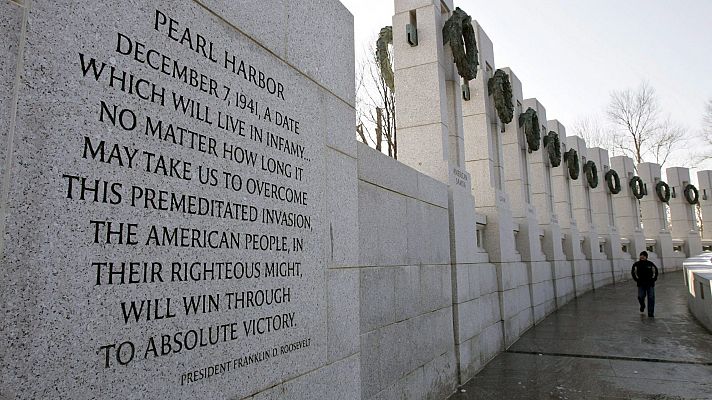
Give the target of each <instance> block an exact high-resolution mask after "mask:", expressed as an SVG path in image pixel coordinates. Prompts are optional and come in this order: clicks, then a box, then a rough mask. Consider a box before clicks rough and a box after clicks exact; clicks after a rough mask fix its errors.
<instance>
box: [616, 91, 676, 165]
mask: <svg viewBox="0 0 712 400" xmlns="http://www.w3.org/2000/svg"><path fill="white" fill-rule="evenodd" d="M607 111H608V118H609V119H610V121H611V123H612V124H613V125H614V127H615V128H616V129H615V130H614V131H613V147H614V148H615V149H616V150H618V151H620V153H622V154H625V155H628V156H630V157H632V158H633V159H634V160H635V161H636V163H641V162H644V161H646V160H650V161H655V162H656V163H658V164H660V165H664V164H665V162H667V160H668V158H669V157H670V154H671V153H672V152H673V151H674V150H675V149H676V148H677V147H679V146H680V145H681V144H682V142H683V139H684V136H685V129H684V128H683V127H681V126H680V125H678V124H677V123H674V122H672V121H671V120H670V119H663V117H662V112H661V110H660V106H659V104H658V101H657V97H656V94H655V89H654V88H653V87H652V86H650V85H649V84H648V83H647V82H643V83H641V84H640V86H638V88H636V89H625V90H614V91H613V92H611V101H610V103H609V105H608V110H607Z"/></svg>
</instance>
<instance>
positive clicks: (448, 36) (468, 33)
mask: <svg viewBox="0 0 712 400" xmlns="http://www.w3.org/2000/svg"><path fill="white" fill-rule="evenodd" d="M463 39H464V41H463ZM448 43H449V44H450V48H451V49H452V56H453V58H454V59H455V65H456V66H457V73H458V74H460V76H461V77H463V78H464V79H465V80H466V81H471V80H473V79H475V78H476V77H477V65H479V61H477V39H476V38H475V28H474V27H473V26H472V18H471V17H470V16H469V15H467V13H466V12H464V11H462V10H461V9H460V7H456V8H455V11H453V12H452V15H451V16H450V18H448V20H447V21H445V25H444V26H443V44H445V45H446V44H448Z"/></svg>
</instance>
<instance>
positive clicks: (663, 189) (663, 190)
mask: <svg viewBox="0 0 712 400" xmlns="http://www.w3.org/2000/svg"><path fill="white" fill-rule="evenodd" d="M655 193H656V194H657V195H658V198H659V199H660V201H662V202H663V203H667V202H668V201H670V185H668V184H667V183H665V181H660V182H658V183H657V184H656V185H655Z"/></svg>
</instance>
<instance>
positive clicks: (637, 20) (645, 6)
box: [341, 0, 712, 168]
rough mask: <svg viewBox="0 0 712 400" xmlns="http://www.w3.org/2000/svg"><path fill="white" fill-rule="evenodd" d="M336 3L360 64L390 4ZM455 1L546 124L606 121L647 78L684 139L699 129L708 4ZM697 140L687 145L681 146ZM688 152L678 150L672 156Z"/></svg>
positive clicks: (710, 91)
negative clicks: (617, 96) (542, 110)
mask: <svg viewBox="0 0 712 400" xmlns="http://www.w3.org/2000/svg"><path fill="white" fill-rule="evenodd" d="M341 1H342V3H344V5H345V6H346V7H347V8H348V9H349V10H350V11H351V12H352V13H353V15H354V20H355V35H356V57H357V60H358V59H359V58H360V57H362V55H363V54H364V47H365V46H367V44H368V42H370V40H372V39H373V38H374V37H375V36H376V35H377V33H378V30H379V29H380V28H381V27H383V26H385V25H390V24H391V17H392V15H393V1H391V0H341ZM455 5H456V6H459V7H460V8H462V9H463V10H464V11H466V12H467V13H468V14H469V15H471V16H472V18H473V19H475V20H477V21H478V22H479V23H480V24H481V25H482V27H483V29H484V30H485V32H487V35H488V36H489V37H490V39H491V40H492V42H493V44H494V54H495V64H496V67H497V68H502V67H510V68H512V70H513V71H514V72H515V73H516V74H517V76H518V77H519V78H520V79H521V81H522V86H523V90H524V97H525V98H529V97H536V98H537V99H538V100H539V101H540V102H541V103H542V104H543V105H544V106H545V107H546V111H547V117H548V118H549V119H554V118H555V119H558V120H560V121H561V122H562V123H563V124H564V125H566V126H567V127H569V128H571V127H572V126H573V124H574V122H575V121H576V120H577V119H580V118H582V117H586V116H595V117H598V118H601V119H604V118H605V114H604V110H605V107H606V105H607V103H608V100H609V93H610V91H611V90H614V89H621V88H629V87H630V88H634V87H636V86H637V85H638V84H639V83H640V82H641V81H642V80H647V81H648V82H649V83H650V84H651V85H652V86H653V87H654V88H655V89H656V91H657V94H658V98H659V100H660V103H661V106H662V108H663V109H664V110H665V112H666V113H669V114H670V116H671V118H672V119H674V120H676V121H678V122H680V123H681V124H683V125H684V126H685V127H687V129H688V131H689V135H690V136H693V135H694V134H698V133H699V131H700V129H701V124H702V122H701V120H702V114H703V110H704V104H705V101H706V100H707V99H710V98H712V46H711V44H712V1H710V0H680V1H669V0H652V1H651V0H648V1H643V0H587V1H571V0H536V1H512V0H508V1H505V0H499V1H495V0H461V1H456V2H455ZM699 143H700V142H699V141H696V140H695V139H692V140H691V144H690V145H689V146H688V148H690V149H692V148H699V146H698V145H699ZM710 152H712V151H710ZM688 154H689V151H681V152H679V153H678V154H676V157H675V158H677V159H684V158H686V157H688ZM666 166H667V165H666ZM669 166H672V165H669ZM704 167H705V168H712V163H710V162H708V163H705V165H704Z"/></svg>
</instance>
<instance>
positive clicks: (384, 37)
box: [376, 26, 395, 92]
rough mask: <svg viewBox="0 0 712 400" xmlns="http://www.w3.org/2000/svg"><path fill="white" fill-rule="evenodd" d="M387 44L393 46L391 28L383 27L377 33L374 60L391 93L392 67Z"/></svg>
mask: <svg viewBox="0 0 712 400" xmlns="http://www.w3.org/2000/svg"><path fill="white" fill-rule="evenodd" d="M389 44H393V27H392V26H384V27H383V28H381V31H380V32H379V33H378V40H377V41H376V60H377V61H378V67H379V68H380V70H381V76H382V77H383V80H384V81H385V82H386V86H388V89H391V92H395V81H394V79H393V66H392V65H391V57H390V55H389V54H388V45H389Z"/></svg>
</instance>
